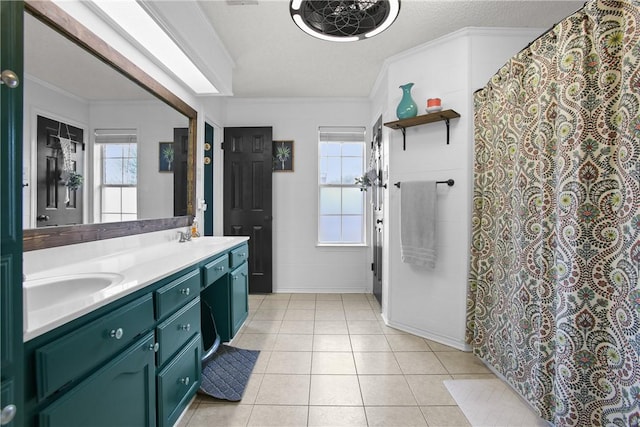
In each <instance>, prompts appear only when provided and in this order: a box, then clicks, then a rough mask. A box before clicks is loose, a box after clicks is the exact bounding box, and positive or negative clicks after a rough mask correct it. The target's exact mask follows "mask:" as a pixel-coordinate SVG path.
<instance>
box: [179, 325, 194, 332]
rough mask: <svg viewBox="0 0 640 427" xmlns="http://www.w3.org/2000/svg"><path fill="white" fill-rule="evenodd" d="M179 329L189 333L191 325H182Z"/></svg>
mask: <svg viewBox="0 0 640 427" xmlns="http://www.w3.org/2000/svg"><path fill="white" fill-rule="evenodd" d="M178 329H180V330H182V331H187V332H189V331H190V330H191V323H187V324H186V325H180V327H179V328H178Z"/></svg>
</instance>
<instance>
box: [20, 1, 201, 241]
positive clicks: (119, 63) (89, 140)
mask: <svg viewBox="0 0 640 427" xmlns="http://www.w3.org/2000/svg"><path fill="white" fill-rule="evenodd" d="M25 11H26V12H28V14H30V15H32V16H33V17H35V18H37V20H38V21H41V22H42V23H45V24H46V25H47V26H49V27H51V28H53V29H54V30H55V31H56V32H57V33H59V34H61V35H63V36H64V38H66V39H68V40H70V41H71V42H72V44H73V45H78V46H80V47H82V48H83V49H85V50H86V51H88V52H89V53H90V54H91V55H94V56H95V57H97V58H99V59H100V61H102V62H104V63H105V64H107V65H108V67H106V68H102V69H98V68H95V69H94V68H92V67H90V66H86V65H85V64H83V63H82V62H80V61H81V59H77V60H76V59H75V57H74V56H73V55H70V56H67V55H66V54H59V55H58V56H57V57H56V55H50V54H49V50H46V51H45V52H41V55H42V56H44V57H45V58H46V59H47V61H48V62H47V61H45V62H44V64H45V65H44V66H45V73H44V74H42V73H40V72H37V71H36V69H35V68H34V69H32V70H29V69H28V68H27V67H25V68H27V70H26V71H27V76H28V75H29V74H30V73H33V75H32V76H31V80H32V83H30V82H27V83H26V84H25V97H26V96H29V94H28V93H27V91H28V90H29V86H30V85H33V86H34V87H35V85H36V84H38V83H40V84H41V85H42V86H45V88H47V89H49V90H52V91H54V92H58V93H63V94H64V95H66V97H60V98H59V104H55V108H53V107H52V106H51V104H50V103H40V100H37V99H31V100H29V101H28V102H29V103H30V106H29V107H26V108H25V126H24V129H25V141H26V142H27V145H28V148H29V149H30V150H31V151H30V153H29V154H28V155H27V156H26V157H25V160H26V162H25V173H24V176H23V178H24V183H25V184H29V181H30V180H31V181H34V180H36V178H33V177H34V176H36V174H35V173H33V172H32V166H31V161H32V159H33V156H34V154H33V153H34V152H35V151H36V150H35V148H33V145H32V144H34V143H33V137H32V135H35V134H36V133H37V128H35V126H36V124H34V121H33V120H34V119H33V117H35V116H36V114H38V113H41V114H42V115H43V116H44V117H48V118H50V119H52V120H57V121H58V122H64V123H65V124H70V125H72V126H76V127H78V128H79V129H82V130H83V137H82V139H83V141H82V142H83V143H84V144H85V147H86V148H85V150H86V151H85V152H84V154H83V153H81V154H82V155H83V156H85V157H86V159H87V162H86V163H91V164H90V165H89V164H86V165H85V166H84V167H83V170H84V171H85V174H86V176H85V175H83V176H82V181H83V182H82V184H81V186H80V187H79V189H78V190H76V191H82V194H83V195H84V196H85V197H84V202H83V205H82V206H83V207H85V208H86V209H85V210H84V211H83V213H82V217H83V224H81V225H69V226H57V227H53V226H52V227H42V228H31V229H25V230H24V231H23V251H32V250H36V249H45V248H51V247H56V246H61V245H70V244H74V243H81V242H88V241H94V240H102V239H111V238H115V237H123V236H130V235H134V234H140V233H150V232H154V231H160V230H168V229H174V228H178V227H185V226H187V225H190V224H191V221H192V218H193V215H194V214H195V209H194V198H195V163H194V160H195V141H196V125H197V112H196V110H194V109H193V108H192V107H191V106H190V105H188V104H187V103H185V102H184V101H183V100H182V99H180V98H179V97H178V96H176V95H175V94H174V93H172V92H171V91H169V90H168V89H167V88H166V87H165V86H163V85H161V84H160V83H159V82H158V81H157V80H155V79H154V78H153V77H151V76H149V75H148V74H147V73H146V72H145V71H143V70H142V69H140V68H139V67H138V66H136V65H135V64H134V63H133V62H131V61H130V60H129V59H127V58H126V57H124V56H123V55H122V54H120V53H119V52H118V51H116V50H114V49H113V48H111V47H110V46H109V45H108V44H107V43H105V42H104V41H103V40H101V39H100V38H99V37H97V36H96V35H95V34H93V33H92V32H91V31H90V30H89V29H88V28H86V27H85V26H83V25H82V24H81V23H80V22H78V21H77V20H75V19H74V18H73V17H72V16H70V15H69V14H67V13H66V12H65V11H64V10H62V9H61V8H60V7H59V6H57V5H56V4H55V3H53V2H51V1H40V0H25ZM25 19H31V16H27V15H25ZM32 24H33V22H32ZM51 52H53V49H51ZM54 58H57V59H58V60H59V59H62V60H63V61H62V62H63V68H62V69H57V70H55V72H54V70H53V68H52V67H51V66H50V65H49V63H51V64H53V63H54V62H55V61H56V59H54ZM69 58H74V59H73V60H71V59H69ZM76 61H77V62H76ZM57 62H58V63H59V62H60V61H57ZM85 67H87V68H85ZM47 68H50V69H51V71H50V72H46V70H47ZM114 70H117V73H116V72H115V71H114ZM75 71H80V73H76V72H75ZM114 73H115V74H119V73H121V74H122V75H124V76H125V77H126V78H127V79H128V80H130V82H129V81H128V80H123V81H122V82H123V84H124V85H125V86H119V85H116V84H112V83H110V79H109V78H108V75H109V74H114ZM94 74H95V75H97V76H98V79H97V80H87V79H88V77H89V76H90V75H94ZM42 75H48V76H49V77H51V76H56V77H59V78H60V79H63V80H64V79H66V80H67V83H69V82H70V83H71V84H70V85H65V84H63V83H62V82H61V81H58V82H55V81H53V82H52V81H50V80H49V81H47V79H45V78H44V77H40V76H42ZM33 82H35V83H33ZM131 83H133V84H131ZM127 84H128V85H129V86H128V87H127ZM138 86H139V87H141V88H144V89H146V90H147V91H148V92H149V93H150V94H153V95H154V96H156V97H157V98H158V99H159V100H160V101H162V102H161V103H159V104H153V106H151V105H150V104H149V102H150V100H151V99H152V98H151V97H150V95H149V93H146V92H144V91H142V92H139V91H138V89H139V87H138ZM79 87H82V88H84V89H85V90H93V89H95V90H98V91H99V92H101V93H104V92H105V91H104V89H105V88H107V89H108V90H107V93H110V94H111V95H110V96H111V97H112V98H104V99H102V100H101V101H92V100H99V99H101V98H100V97H98V96H94V95H90V94H86V95H82V93H80V94H76V95H74V92H73V91H72V88H76V89H73V90H77V88H79ZM89 93H90V92H89ZM134 93H138V95H133V94H134ZM118 94H120V96H118ZM122 94H124V96H123V95H122ZM138 96H139V97H140V98H138ZM69 98H70V99H72V100H73V99H74V98H76V99H75V100H76V101H78V100H80V101H82V103H84V104H87V105H88V110H87V109H85V110H84V113H81V112H78V111H76V113H77V115H73V114H70V113H69V112H66V113H65V112H64V111H63V115H57V114H60V113H59V112H58V113H56V111H62V110H61V109H62V108H63V107H69V106H68V105H67V103H68V102H69ZM123 100H126V101H123ZM166 106H170V107H172V108H173V109H175V111H178V112H180V113H182V114H183V115H184V118H181V119H180V120H178V119H175V122H174V117H177V116H175V115H171V116H170V114H175V112H173V111H172V110H171V109H169V110H167V107H166ZM87 111H88V112H87ZM34 113H35V114H34ZM45 113H46V114H45ZM83 114H84V115H83ZM78 117H80V118H78ZM169 117H170V118H169ZM96 118H100V120H97V119H96ZM150 119H151V120H150ZM167 123H169V124H170V127H171V132H170V133H169V134H168V135H167V133H166V131H165V130H164V126H165V125H166V124H167ZM124 126H126V127H125V129H135V131H136V141H137V142H136V143H137V145H136V151H137V157H136V159H137V160H136V162H137V163H136V171H137V178H136V191H137V194H136V210H137V213H136V217H137V218H155V219H137V220H135V221H121V222H97V221H99V219H95V218H101V215H102V213H101V212H99V211H98V206H101V205H100V203H97V202H96V199H97V198H99V197H101V195H100V194H99V193H96V192H95V191H94V190H95V188H96V187H97V186H100V185H101V182H102V181H101V180H102V179H103V178H104V177H103V175H102V170H101V169H99V168H97V167H96V163H97V162H98V163H99V160H100V159H99V157H97V154H96V152H97V151H99V149H98V148H99V147H98V146H97V145H95V142H96V141H95V133H96V129H102V130H105V129H106V130H108V132H112V131H113V130H114V129H122V128H123V127H124ZM184 126H187V128H185V127H184ZM176 131H177V132H178V133H179V134H180V135H181V136H180V137H179V138H178V139H179V140H180V141H181V147H178V148H179V149H176V156H177V154H178V153H179V154H180V156H181V157H180V158H178V157H176V158H175V159H174V163H175V164H181V165H182V166H183V167H184V168H185V169H186V172H185V171H182V173H176V170H175V169H174V173H170V174H168V173H165V175H161V174H159V172H160V171H159V155H160V153H159V143H160V142H167V141H171V135H172V134H175V132H176ZM72 133H73V132H72ZM98 133H99V132H98ZM27 134H28V137H27ZM56 136H57V135H56ZM63 137H64V136H63ZM165 138H167V139H165ZM174 138H175V137H174ZM69 139H72V138H69ZM149 141H150V142H149ZM79 143H80V141H75V140H74V142H73V144H75V148H76V149H77V148H78V147H79V146H80V147H81V145H78V144H79ZM143 143H144V144H145V146H144V149H145V150H146V153H145V154H144V155H141V153H140V150H141V149H142V148H143V147H142V144H143ZM149 144H150V145H149ZM149 150H151V151H149ZM55 157H56V158H57V161H58V162H63V161H64V156H63V155H62V154H60V153H56V156H55ZM36 167H37V166H36ZM75 167H77V165H73V166H69V167H68V169H71V171H73V172H75V170H74V168H75ZM128 167H130V165H129V166H128ZM71 171H67V172H66V173H65V174H62V173H61V177H62V178H63V182H64V183H65V184H66V183H67V182H69V176H70V175H71ZM145 173H153V174H155V175H154V176H155V177H156V178H157V179H156V180H155V181H149V180H148V179H147V180H143V179H142V177H141V175H142V174H145ZM171 175H173V177H174V178H173V181H172V180H171ZM163 176H166V177H168V178H166V179H162V178H163ZM76 181H77V180H76ZM171 182H173V189H171ZM33 186H35V187H36V188H37V183H36V182H35V181H34V182H33V185H32V184H29V185H28V187H25V192H26V191H29V192H30V191H34V192H35V191H37V190H34V189H33V188H29V187H33ZM56 186H57V188H58V190H57V191H59V188H60V186H59V185H58V184H56ZM65 186H66V185H65ZM103 186H104V185H103ZM179 187H181V188H183V189H184V190H179V189H178V188H179ZM27 189H28V190H27ZM63 192H64V193H66V189H63ZM172 193H174V194H178V195H180V197H181V198H180V199H179V198H176V197H173V196H172V195H171V194H172ZM139 194H144V195H145V197H144V198H143V197H141V196H139ZM88 195H90V197H87V196H88ZM167 195H169V196H167ZM165 197H167V198H173V199H174V206H173V210H171V208H170V207H169V206H170V203H162V204H161V201H162V200H163V199H164V198H165ZM70 198H71V195H70ZM25 199H27V203H28V204H29V205H28V206H26V207H25V210H24V216H25V217H26V218H27V219H28V221H25V223H26V224H31V223H32V222H34V221H33V218H34V217H36V216H37V215H36V214H35V212H34V211H35V210H37V207H36V202H35V196H31V195H30V194H29V195H28V196H26V197H25ZM142 199H144V200H145V201H144V202H143V201H142ZM146 200H151V201H152V203H151V204H149V203H147V202H146ZM185 200H186V202H185ZM112 201H113V200H112ZM153 203H156V204H153ZM65 204H66V194H65ZM172 212H173V213H172ZM45 215H46V214H45ZM121 217H122V216H121ZM30 226H31V225H30Z"/></svg>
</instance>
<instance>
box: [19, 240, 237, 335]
mask: <svg viewBox="0 0 640 427" xmlns="http://www.w3.org/2000/svg"><path fill="white" fill-rule="evenodd" d="M247 240H248V237H232V236H216V237H199V238H195V239H192V240H191V241H189V242H184V243H178V242H177V240H174V241H170V242H164V243H157V244H154V245H150V246H145V247H139V248H132V249H127V250H123V251H120V252H117V253H113V254H109V255H103V256H97V257H95V258H91V259H87V260H83V261H82V262H76V263H73V262H71V263H69V262H68V261H64V262H60V263H59V264H58V265H59V267H55V268H50V269H46V270H41V271H37V272H34V273H32V274H29V275H28V276H27V280H26V281H25V282H24V283H23V293H24V299H25V300H24V307H25V310H24V336H23V339H24V341H25V342H26V341H28V340H30V339H33V338H35V337H37V336H39V335H42V334H44V333H45V332H48V331H50V330H52V329H55V328H57V327H58V326H61V325H63V324H65V323H67V322H70V321H72V320H74V319H77V318H79V317H81V316H83V315H85V314H87V313H90V312H91V311H93V310H95V309H97V308H99V307H103V306H105V305H107V304H109V303H111V302H113V301H116V300H118V299H119V298H122V297H124V296H126V295H129V294H131V293H133V292H135V291H137V290H139V289H142V288H144V287H145V286H148V285H150V284H152V283H154V282H157V281H158V280H160V279H162V278H164V277H167V276H169V275H171V274H173V273H176V272H178V271H180V270H182V269H184V268H186V267H188V266H190V265H193V264H196V263H198V262H200V261H203V260H205V259H207V258H210V257H212V256H215V255H217V254H219V253H221V252H225V251H227V250H228V249H230V248H232V247H234V246H237V245H239V244H240V243H242V242H245V241H247ZM94 274H95V275H97V276H100V275H103V276H105V277H106V276H109V275H111V276H113V277H116V278H117V279H116V281H115V282H114V283H113V284H111V285H109V286H108V287H105V288H103V289H100V290H98V291H96V292H93V293H91V294H89V295H86V294H85V295H82V296H80V297H73V298H70V299H65V298H60V301H59V302H58V301H56V299H58V297H60V295H58V294H56V295H55V296H56V298H55V299H54V298H52V300H51V304H47V306H46V307H43V308H41V309H37V310H31V311H29V310H27V308H26V307H27V306H28V301H27V299H28V298H29V291H30V290H34V289H36V287H38V286H41V284H42V283H43V282H44V281H47V280H50V279H52V278H56V277H62V276H66V277H81V276H83V275H94ZM44 286H46V285H44Z"/></svg>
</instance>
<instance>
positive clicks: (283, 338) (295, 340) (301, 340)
mask: <svg viewBox="0 0 640 427" xmlns="http://www.w3.org/2000/svg"><path fill="white" fill-rule="evenodd" d="M311 350H313V335H309V334H278V336H277V338H276V342H275V344H274V345H273V351H311Z"/></svg>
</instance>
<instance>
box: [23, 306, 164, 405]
mask: <svg viewBox="0 0 640 427" xmlns="http://www.w3.org/2000/svg"><path fill="white" fill-rule="evenodd" d="M153 324H154V320H153V301H152V298H151V295H147V296H144V297H142V298H140V299H137V300H135V301H133V302H131V303H129V304H127V305H125V306H124V307H121V308H119V309H117V310H115V311H113V312H111V313H109V314H106V315H105V316H103V317H102V318H100V319H97V320H95V321H93V322H91V323H89V324H87V325H85V326H83V327H81V328H79V329H77V330H75V331H73V332H71V333H70V334H68V335H65V336H64V337H62V338H60V339H58V340H56V341H53V342H52V343H50V344H47V345H45V346H43V347H41V348H39V349H37V350H36V352H35V358H36V378H37V392H38V399H44V398H45V397H47V396H49V395H50V394H51V393H53V392H54V391H56V390H58V389H60V388H61V387H62V386H64V385H65V384H67V383H68V382H71V381H73V380H75V379H76V378H78V377H81V376H82V375H84V374H86V373H88V372H89V371H91V370H93V369H95V368H97V367H98V366H99V365H100V364H101V363H103V362H105V361H106V360H108V359H110V358H111V357H112V356H114V355H115V354H116V353H118V352H119V351H120V350H122V349H123V348H124V347H126V346H127V345H129V344H130V343H131V342H132V341H133V340H134V339H135V338H136V337H137V336H139V335H140V334H141V333H143V332H145V331H148V330H150V329H151V328H152V326H153Z"/></svg>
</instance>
